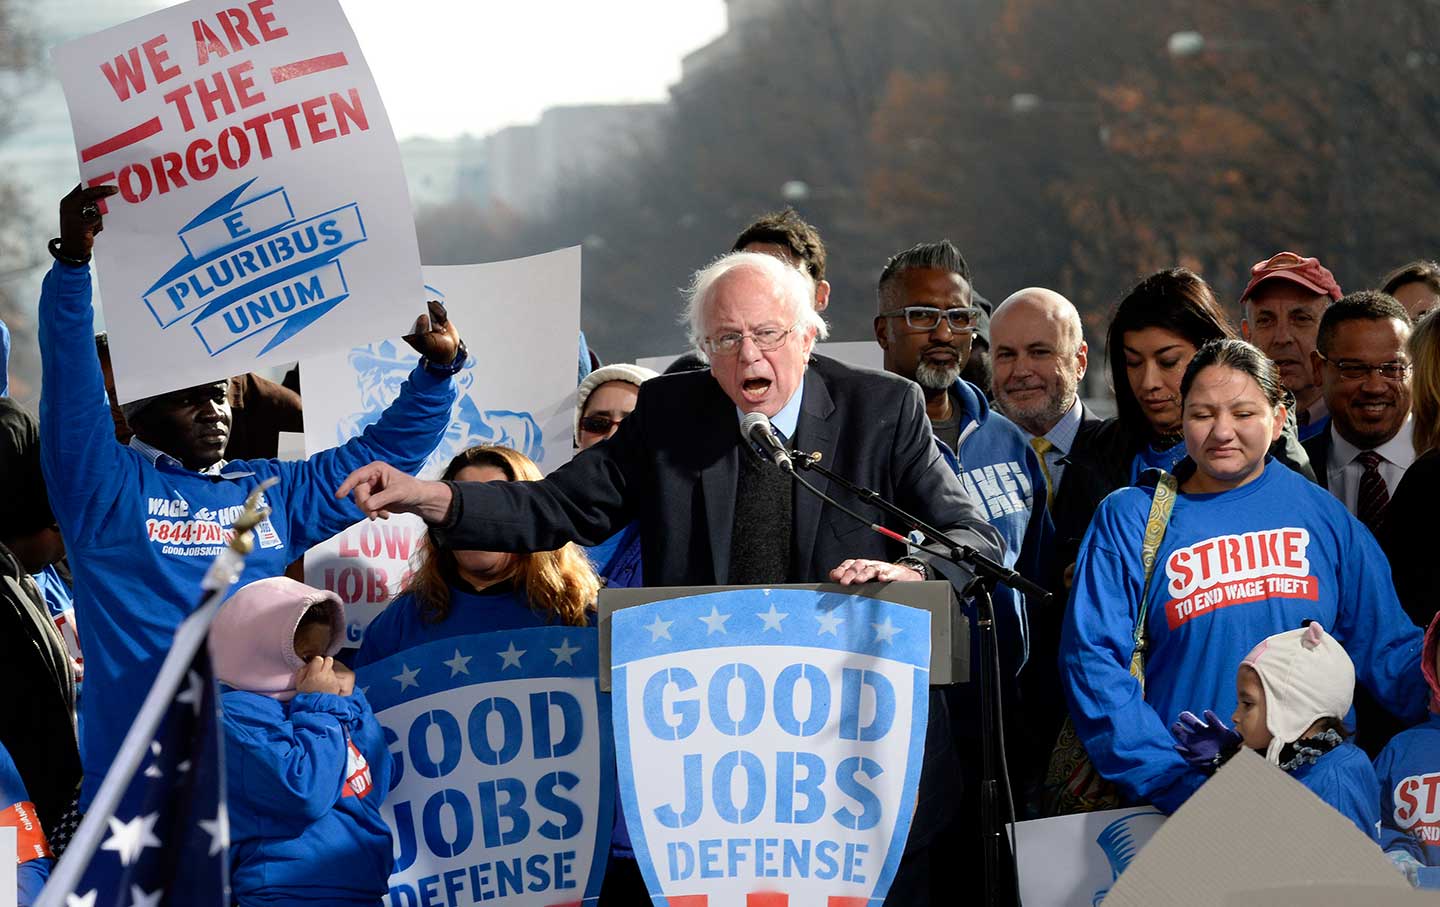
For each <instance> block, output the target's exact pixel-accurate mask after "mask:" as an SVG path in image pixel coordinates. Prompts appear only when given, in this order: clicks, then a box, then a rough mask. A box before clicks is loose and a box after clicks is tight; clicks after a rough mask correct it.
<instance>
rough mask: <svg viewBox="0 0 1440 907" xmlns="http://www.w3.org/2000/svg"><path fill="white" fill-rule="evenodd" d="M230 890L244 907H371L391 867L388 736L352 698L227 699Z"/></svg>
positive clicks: (231, 694) (242, 695)
mask: <svg viewBox="0 0 1440 907" xmlns="http://www.w3.org/2000/svg"><path fill="white" fill-rule="evenodd" d="M221 709H222V711H223V713H224V715H225V784H226V791H227V796H228V809H229V811H230V852H231V860H230V863H231V887H232V891H233V893H234V896H235V900H236V903H238V904H239V905H241V907H251V905H266V907H280V905H284V907H311V905H315V904H326V905H332V904H333V905H336V907H340V905H346V907H349V905H355V907H360V905H364V907H374V905H378V904H379V903H380V898H381V897H383V896H384V895H385V893H386V892H387V891H388V890H389V878H390V869H391V866H392V865H393V863H394V854H393V845H392V843H391V839H390V828H389V826H387V825H386V824H385V820H384V819H383V818H381V816H380V804H381V802H382V801H383V800H384V799H385V795H386V794H388V793H389V792H390V772H391V767H392V758H391V755H390V752H389V750H388V748H387V747H386V745H385V731H384V729H382V728H381V726H380V722H379V721H377V720H376V719H375V714H374V712H372V711H371V710H370V703H368V702H366V700H365V694H364V693H362V692H361V691H360V690H358V689H357V690H356V691H355V692H354V693H352V694H351V695H349V696H338V695H335V694H332V693H300V694H299V695H297V696H296V697H295V698H294V699H291V700H290V701H289V702H281V701H279V700H277V699H273V698H271V697H269V696H264V695H261V694H259V693H250V692H247V691H245V690H236V689H228V688H227V689H226V690H225V693H224V695H223V696H222V697H221Z"/></svg>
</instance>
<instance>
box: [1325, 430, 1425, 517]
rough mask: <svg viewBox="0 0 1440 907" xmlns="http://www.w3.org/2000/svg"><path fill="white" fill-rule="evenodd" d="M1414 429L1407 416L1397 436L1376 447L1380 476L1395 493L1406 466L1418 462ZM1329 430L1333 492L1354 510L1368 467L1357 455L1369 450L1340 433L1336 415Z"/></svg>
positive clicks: (1350, 509) (1328, 468) (1329, 470)
mask: <svg viewBox="0 0 1440 907" xmlns="http://www.w3.org/2000/svg"><path fill="white" fill-rule="evenodd" d="M1414 430H1415V426H1414V424H1412V422H1411V421H1410V417H1409V416H1406V417H1405V424H1403V425H1401V426H1400V430H1399V431H1397V432H1396V433H1395V437H1393V438H1391V439H1390V440H1389V441H1386V442H1385V443H1384V444H1381V445H1380V446H1379V447H1376V448H1374V450H1375V452H1376V453H1377V454H1379V455H1380V457H1381V460H1380V466H1379V467H1378V468H1379V470H1380V478H1382V479H1384V480H1385V488H1386V490H1388V491H1389V492H1390V493H1391V494H1394V493H1395V486H1396V485H1399V484H1400V478H1401V477H1402V476H1403V475H1405V470H1407V469H1409V468H1410V464H1411V463H1413V462H1415V447H1414V446H1413V445H1412V444H1411V441H1410V439H1411V435H1412V434H1413V432H1414ZM1326 431H1328V432H1330V462H1329V463H1328V464H1327V465H1326V467H1325V469H1326V472H1327V473H1328V475H1327V477H1326V478H1327V479H1328V481H1329V483H1330V493H1331V494H1333V495H1335V497H1337V498H1339V499H1340V501H1341V503H1343V504H1344V505H1345V509H1346V510H1348V511H1350V512H1351V513H1352V514H1353V513H1355V507H1356V502H1357V500H1358V499H1359V496H1360V476H1361V475H1362V474H1363V473H1364V472H1365V467H1364V466H1363V465H1362V464H1361V463H1360V462H1359V461H1358V460H1356V459H1355V458H1356V457H1358V456H1360V454H1362V453H1364V452H1365V451H1364V450H1362V449H1361V448H1359V447H1356V446H1355V445H1354V444H1351V443H1350V442H1349V441H1346V440H1345V439H1344V438H1342V437H1340V434H1339V432H1337V431H1335V422H1334V420H1333V419H1332V420H1331V422H1330V427H1329V428H1328V429H1326Z"/></svg>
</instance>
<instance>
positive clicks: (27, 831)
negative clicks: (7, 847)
mask: <svg viewBox="0 0 1440 907" xmlns="http://www.w3.org/2000/svg"><path fill="white" fill-rule="evenodd" d="M0 825H10V826H14V828H15V830H16V833H17V838H16V843H15V850H16V852H15V859H16V861H17V862H18V863H19V869H18V875H17V879H16V881H17V883H18V893H19V905H20V907H29V905H31V904H33V903H35V899H36V898H38V897H40V889H41V888H43V887H45V880H46V879H48V878H50V870H51V869H52V868H54V862H55V861H54V860H53V859H52V858H51V857H50V848H49V845H48V844H47V843H46V841H45V832H44V831H43V830H42V829H41V827H40V816H39V814H38V813H36V812H35V804H34V803H31V802H30V795H29V794H28V793H26V791H25V781H24V780H23V779H22V778H21V777H20V771H19V770H18V769H16V768H15V760H13V759H11V758H10V753H9V752H8V751H7V750H6V749H5V747H3V746H0ZM3 856H5V855H4V854H0V857H3ZM12 865H13V864H12ZM6 871H8V867H7V869H6Z"/></svg>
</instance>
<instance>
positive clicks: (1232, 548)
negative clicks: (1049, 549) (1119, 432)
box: [1060, 460, 1429, 812]
mask: <svg viewBox="0 0 1440 907" xmlns="http://www.w3.org/2000/svg"><path fill="white" fill-rule="evenodd" d="M1153 494H1154V488H1153V487H1152V486H1141V487H1133V488H1124V489H1121V490H1119V491H1117V492H1115V493H1114V494H1111V495H1110V496H1109V497H1107V498H1106V499H1105V501H1104V502H1103V503H1102V504H1101V506H1100V508H1099V510H1098V511H1096V514H1095V518H1094V520H1093V521H1092V522H1091V524H1090V530H1089V532H1087V533H1086V536H1085V541H1084V543H1083V544H1082V545H1081V548H1080V558H1079V561H1078V562H1077V564H1076V568H1075V585H1074V588H1073V589H1072V592H1071V600H1070V606H1069V608H1068V609H1067V611H1066V614H1065V622H1064V626H1063V629H1062V635H1061V642H1060V672H1061V680H1062V687H1063V689H1064V691H1065V697H1066V700H1067V702H1068V704H1069V707H1070V715H1071V717H1072V719H1073V720H1074V722H1075V730H1076V733H1077V734H1078V735H1079V737H1080V739H1081V741H1082V742H1083V743H1084V744H1085V749H1086V751H1087V752H1088V753H1089V754H1090V758H1091V760H1092V761H1093V762H1094V765H1095V767H1096V769H1097V770H1099V772H1100V773H1101V774H1102V775H1104V776H1105V777H1107V778H1109V779H1111V780H1112V781H1115V782H1116V783H1117V784H1118V785H1119V786H1120V788H1121V790H1122V791H1123V792H1124V793H1125V794H1126V795H1127V796H1129V797H1132V798H1134V799H1136V800H1149V801H1150V802H1152V803H1154V804H1155V805H1156V806H1158V807H1160V808H1161V809H1164V810H1166V811H1167V812H1168V811H1172V810H1174V809H1176V808H1177V807H1178V806H1179V805H1180V804H1181V803H1183V802H1184V801H1185V799H1186V798H1187V797H1189V796H1190V794H1191V793H1193V792H1194V791H1195V789H1196V788H1198V787H1199V786H1200V784H1201V782H1203V781H1204V778H1205V776H1204V775H1202V774H1200V773H1199V772H1198V771H1196V770H1194V769H1191V768H1190V767H1189V766H1188V765H1187V764H1186V763H1185V761H1184V760H1183V759H1182V758H1180V756H1179V755H1178V754H1177V753H1176V752H1175V750H1174V748H1173V747H1174V742H1175V741H1174V739H1173V738H1172V737H1171V735H1170V731H1169V726H1170V724H1171V723H1172V722H1173V721H1175V719H1176V718H1177V717H1178V716H1179V714H1180V713H1181V712H1182V711H1185V710H1187V709H1188V710H1190V711H1192V712H1194V713H1196V714H1197V715H1198V714H1200V713H1201V712H1203V711H1204V710H1205V709H1214V710H1215V711H1216V712H1218V713H1219V714H1221V715H1229V714H1230V713H1231V712H1232V711H1233V710H1234V708H1235V671H1236V669H1237V668H1238V666H1239V664H1240V661H1241V659H1243V658H1244V657H1245V655H1246V654H1247V653H1248V652H1249V651H1250V649H1252V648H1253V647H1254V646H1255V644H1256V643H1258V642H1260V641H1261V640H1262V639H1265V638H1266V637H1267V636H1270V635H1272V634H1275V633H1280V632H1283V631H1285V630H1293V629H1295V628H1297V627H1299V626H1300V625H1301V622H1302V621H1303V620H1305V619H1307V618H1310V619H1315V620H1318V621H1320V623H1321V624H1322V625H1323V626H1325V627H1326V628H1327V629H1329V630H1330V632H1331V633H1332V635H1334V637H1335V638H1336V639H1337V640H1339V641H1340V643H1341V644H1342V645H1343V646H1344V647H1345V649H1346V651H1347V652H1349V654H1350V657H1351V658H1352V659H1353V660H1354V662H1355V670H1356V675H1357V677H1358V679H1359V680H1360V682H1361V683H1363V684H1364V685H1365V687H1366V688H1367V689H1369V690H1370V691H1371V693H1373V694H1374V695H1375V697H1376V699H1377V700H1379V701H1380V703H1381V704H1383V705H1385V706H1386V708H1388V709H1390V710H1391V711H1392V712H1394V713H1396V714H1397V715H1400V716H1402V717H1406V718H1410V719H1414V720H1418V719H1419V718H1420V717H1421V716H1422V714H1423V713H1424V709H1425V703H1426V701H1427V699H1428V697H1429V690H1428V688H1427V687H1426V684H1425V680H1424V678H1423V677H1422V676H1421V674H1420V647H1421V640H1422V635H1421V632H1420V628H1418V627H1416V626H1415V625H1414V624H1412V623H1411V622H1410V619H1409V618H1408V617H1407V616H1406V615H1405V612H1404V611H1403V610H1401V608H1400V604H1399V602H1398V601H1397V600H1396V598H1395V590H1394V587H1393V585H1392V584H1391V581H1390V570H1389V568H1388V567H1387V566H1386V562H1385V556H1384V554H1383V553H1381V551H1380V548H1379V546H1378V545H1377V544H1376V542H1375V539H1374V537H1373V536H1372V535H1371V534H1370V532H1369V530H1367V529H1366V528H1365V527H1364V526H1362V525H1361V524H1360V523H1359V522H1358V521H1357V520H1356V519H1355V518H1354V517H1352V516H1351V515H1350V514H1349V513H1347V512H1346V511H1345V508H1344V506H1343V505H1341V504H1340V502H1339V501H1338V500H1337V499H1336V498H1335V497H1334V496H1332V495H1330V494H1329V493H1328V492H1326V491H1324V490H1323V489H1321V488H1320V487H1318V486H1316V485H1314V484H1312V483H1311V482H1308V481H1306V480H1305V479H1304V478H1303V477H1301V476H1300V475H1298V474H1296V473H1295V472H1293V471H1291V470H1289V469H1285V468H1283V467H1281V466H1280V465H1278V464H1277V463H1275V462H1274V461H1273V460H1268V461H1267V463H1266V467H1265V470H1264V472H1263V473H1262V474H1261V475H1260V477H1259V478H1257V479H1255V480H1254V481H1252V482H1250V483H1249V484H1247V485H1243V486H1241V487H1240V488H1237V489H1233V490H1231V491H1226V492H1221V493H1218V494H1180V495H1178V496H1177V499H1176V501H1175V509H1174V511H1173V513H1172V514H1171V517H1170V525H1169V528H1168V530H1167V531H1166V534H1165V539H1164V542H1163V543H1162V545H1161V547H1160V551H1159V556H1158V558H1157V560H1156V564H1155V575H1154V577H1153V578H1152V580H1151V583H1150V588H1149V589H1148V590H1142V589H1141V588H1140V586H1141V580H1142V578H1143V570H1142V569H1141V565H1140V549H1141V541H1142V537H1143V535H1144V532H1145V524H1146V521H1147V518H1148V516H1149V513H1150V504H1151V501H1152V497H1153ZM1142 593H1143V594H1145V595H1147V596H1148V597H1149V602H1150V605H1149V613H1148V619H1147V621H1146V626H1147V630H1148V635H1149V649H1148V655H1147V658H1146V662H1145V675H1146V682H1145V689H1144V692H1143V693H1142V692H1141V689H1140V685H1139V684H1138V683H1137V682H1136V681H1135V679H1134V678H1132V677H1131V676H1130V672H1129V666H1130V654H1131V651H1132V636H1133V632H1134V627H1135V621H1136V619H1137V617H1138V615H1139V606H1140V600H1141V595H1142Z"/></svg>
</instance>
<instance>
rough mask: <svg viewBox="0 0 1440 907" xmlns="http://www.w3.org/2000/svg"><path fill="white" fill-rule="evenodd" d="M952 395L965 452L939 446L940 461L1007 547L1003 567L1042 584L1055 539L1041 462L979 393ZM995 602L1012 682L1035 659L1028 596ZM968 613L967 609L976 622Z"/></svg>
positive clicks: (998, 596) (1000, 592) (972, 389)
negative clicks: (1043, 569)
mask: <svg viewBox="0 0 1440 907" xmlns="http://www.w3.org/2000/svg"><path fill="white" fill-rule="evenodd" d="M951 392H952V393H953V394H954V395H955V396H956V397H957V398H958V401H959V404H960V407H961V417H960V442H959V444H958V445H957V446H958V448H959V449H958V451H957V450H951V449H950V445H948V444H946V443H945V442H944V441H941V440H940V439H939V438H936V439H935V443H936V445H938V446H939V448H940V454H941V456H943V457H944V458H945V462H946V463H947V464H949V466H950V468H951V469H952V470H953V471H954V472H955V475H956V476H957V477H959V479H960V482H961V484H963V485H964V486H965V491H966V492H967V493H968V494H969V495H970V499H971V500H973V501H974V502H975V506H977V507H979V508H980V511H981V512H982V513H984V514H985V521H986V522H987V523H989V524H990V525H991V526H993V527H995V531H996V532H999V533H1000V537H1001V538H1003V539H1004V540H1005V560H1004V563H1005V566H1007V567H1010V568H1012V569H1014V570H1016V571H1017V572H1018V573H1020V575H1021V576H1024V577H1025V578H1027V579H1031V580H1036V581H1039V580H1040V579H1042V577H1041V572H1040V571H1041V558H1042V557H1043V555H1044V552H1045V551H1046V550H1047V549H1048V548H1049V547H1050V542H1051V540H1052V538H1053V536H1054V534H1055V528H1054V526H1053V525H1052V523H1051V521H1050V514H1049V513H1048V512H1047V511H1046V508H1045V473H1044V472H1043V471H1042V470H1041V469H1040V459H1039V458H1038V457H1037V456H1035V449H1034V448H1032V447H1031V446H1030V442H1029V441H1027V440H1026V438H1025V433H1024V432H1023V431H1021V430H1020V428H1019V427H1018V426H1017V425H1016V424H1015V423H1014V422H1011V421H1010V420H1009V419H1007V418H1005V417H1004V416H1003V415H1001V414H1000V413H998V412H996V411H994V410H993V409H991V408H990V404H989V402H988V401H987V400H986V399H985V395H984V394H982V393H981V392H980V388H978V387H976V386H975V385H973V384H971V383H970V382H968V381H966V380H965V379H964V378H957V379H956V380H955V386H954V387H953V388H951ZM994 600H995V616H996V619H997V620H998V621H999V627H998V631H999V632H998V637H999V647H1000V657H1001V660H1002V664H1003V665H1004V667H1005V670H1006V673H1007V674H1008V675H1009V676H1011V677H1013V676H1014V675H1015V674H1016V673H1018V672H1019V670H1020V669H1021V668H1022V667H1023V666H1024V665H1025V660H1026V659H1027V658H1029V656H1030V639H1029V635H1030V625H1029V620H1028V618H1027V616H1026V611H1025V608H1026V602H1025V596H1024V595H1022V594H1021V593H1019V592H1016V591H1015V590H1013V589H1010V588H1009V587H1007V586H999V587H997V588H996V590H995V595H994ZM969 607H970V606H969V605H968V604H967V605H966V608H967V613H968V615H969V617H970V619H971V621H972V622H973V621H974V620H975V615H974V614H973V613H970V612H969ZM970 636H971V639H972V641H973V646H974V648H975V651H974V652H972V656H973V658H978V657H979V649H978V645H979V634H977V633H971V634H970ZM972 663H978V662H976V661H973V660H972ZM972 686H973V685H972Z"/></svg>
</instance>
